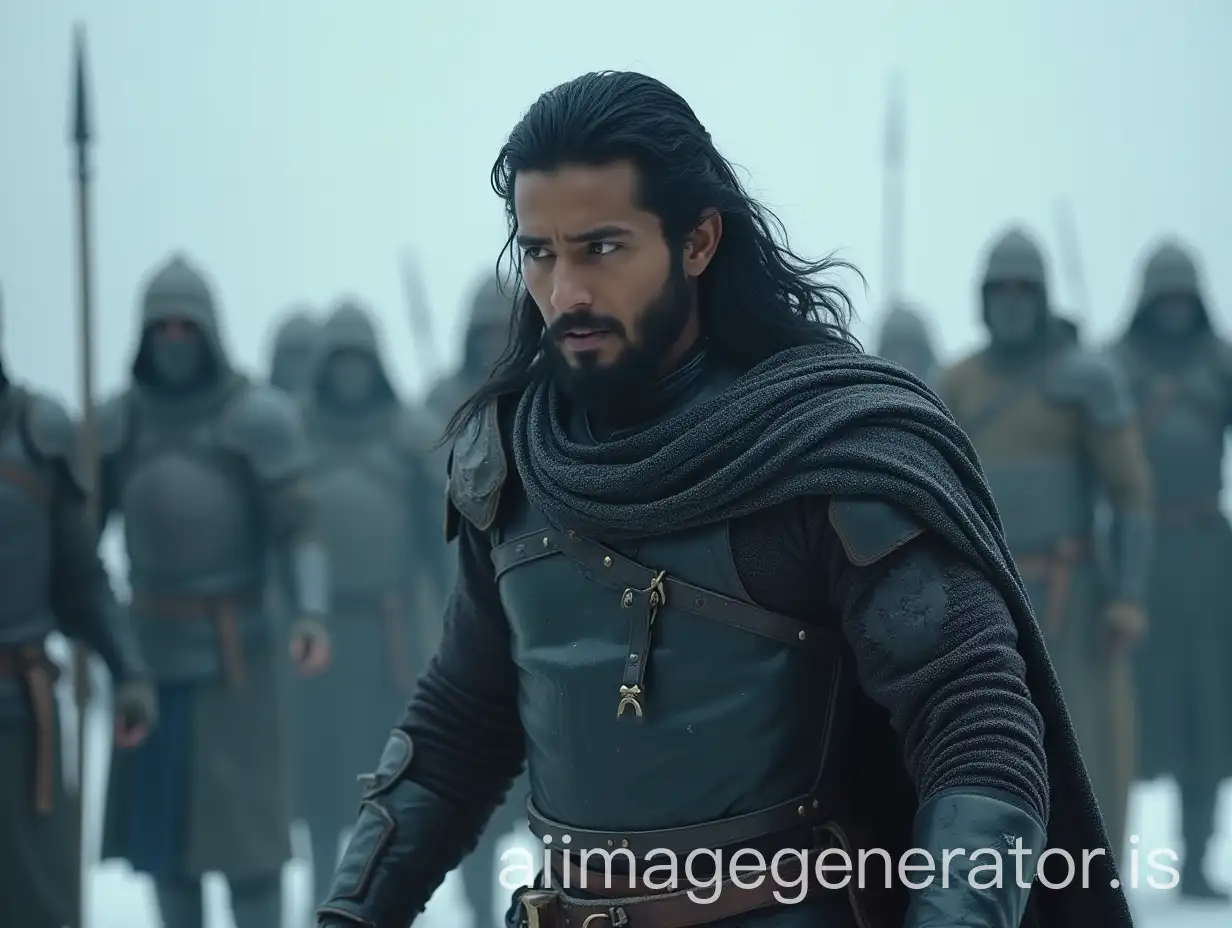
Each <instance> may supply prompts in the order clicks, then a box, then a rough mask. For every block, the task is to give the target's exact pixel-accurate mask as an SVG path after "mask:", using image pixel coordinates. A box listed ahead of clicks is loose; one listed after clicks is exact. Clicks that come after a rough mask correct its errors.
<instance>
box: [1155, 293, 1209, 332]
mask: <svg viewBox="0 0 1232 928" xmlns="http://www.w3.org/2000/svg"><path fill="white" fill-rule="evenodd" d="M1200 316H1201V311H1200V310H1199V308H1198V303H1197V300H1195V299H1194V298H1193V297H1192V296H1189V295H1188V294H1183V293H1178V294H1169V295H1167V296H1162V297H1160V298H1159V299H1157V300H1155V302H1153V303H1152V304H1151V306H1150V308H1149V309H1148V310H1147V318H1148V320H1149V322H1150V324H1151V328H1153V329H1154V330H1155V331H1156V332H1158V333H1159V334H1160V335H1166V336H1172V337H1178V336H1184V335H1188V334H1189V333H1191V332H1193V331H1194V329H1196V328H1197V327H1198V320H1199V318H1200Z"/></svg>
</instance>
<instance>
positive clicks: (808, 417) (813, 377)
mask: <svg viewBox="0 0 1232 928" xmlns="http://www.w3.org/2000/svg"><path fill="white" fill-rule="evenodd" d="M567 405H568V404H567V400H566V399H565V397H564V396H563V395H562V394H561V393H560V391H559V389H558V388H557V387H556V385H555V384H554V383H553V381H552V380H551V379H550V378H546V379H540V380H537V381H536V382H535V383H533V384H532V385H531V386H530V387H528V388H527V389H526V391H525V392H524V393H523V394H522V396H521V398H520V401H519V402H518V406H517V410H516V414H515V422H514V428H513V437H512V445H513V454H514V459H515V462H516V465H517V468H518V472H519V476H520V477H521V480H522V482H523V485H524V486H525V490H526V493H527V495H528V497H529V499H530V502H531V503H532V504H533V505H534V506H535V507H537V508H538V509H539V510H540V511H541V512H542V513H543V514H544V515H545V516H546V517H547V519H548V520H549V521H550V522H552V523H553V524H554V525H555V526H556V527H557V528H559V529H561V530H574V531H576V532H578V533H579V534H582V535H585V536H588V537H591V538H595V539H597V540H601V541H606V542H608V543H614V544H619V543H621V542H623V541H627V540H630V539H634V538H637V537H648V536H653V535H660V534H663V531H664V528H663V527H664V526H671V530H672V531H683V530H686V529H688V528H691V527H696V526H700V525H705V524H710V523H714V522H717V521H721V520H726V519H732V518H737V517H739V516H742V515H746V514H748V513H751V512H755V511H759V510H762V509H765V508H767V507H769V506H772V505H775V504H776V503H780V502H783V501H785V500H788V499H792V498H795V497H799V496H805V495H818V496H875V497H879V498H881V499H885V500H889V501H892V502H894V503H897V504H898V505H900V506H901V507H903V508H904V509H906V510H908V511H910V512H911V513H912V514H913V515H914V516H915V518H916V519H917V520H918V521H920V522H921V523H923V524H925V525H927V526H928V527H929V528H930V529H932V530H933V531H935V532H936V533H937V534H938V535H940V536H941V537H943V538H945V539H946V540H947V541H948V542H949V543H950V544H951V545H953V547H954V548H955V550H957V551H958V552H959V553H960V554H961V555H962V556H963V557H965V558H966V559H968V560H969V561H970V563H971V564H972V565H974V566H975V567H976V568H977V569H979V570H980V571H981V572H982V573H984V574H985V575H986V576H987V577H988V578H989V580H990V581H991V582H992V583H993V584H994V586H995V587H996V588H997V590H998V591H999V592H1000V594H1001V595H1002V596H1003V597H1004V599H1005V601H1006V603H1007V605H1008V607H1009V610H1010V613H1011V614H1012V616H1013V618H1014V622H1015V624H1016V625H1017V627H1018V636H1019V637H1018V650H1019V652H1020V654H1021V655H1022V657H1023V660H1024V662H1025V664H1026V682H1027V685H1028V687H1029V688H1030V691H1031V695H1032V698H1033V700H1034V702H1035V705H1036V707H1037V708H1038V710H1039V712H1040V714H1041V716H1042V717H1043V721H1044V726H1045V734H1044V748H1045V751H1046V753H1047V757H1048V775H1049V787H1050V793H1051V799H1050V808H1051V814H1050V817H1049V822H1048V845H1047V846H1048V849H1057V850H1063V851H1065V852H1067V853H1068V855H1069V858H1070V859H1071V860H1072V861H1073V862H1074V864H1075V868H1076V876H1075V878H1074V880H1073V881H1072V882H1071V883H1070V884H1069V885H1068V886H1067V887H1064V888H1060V889H1055V890H1054V889H1049V888H1047V887H1045V886H1044V885H1042V884H1041V883H1039V882H1038V881H1037V882H1036V884H1035V886H1034V888H1033V889H1032V891H1031V895H1030V902H1029V905H1028V910H1027V917H1026V919H1025V920H1024V922H1023V924H1024V925H1029V926H1040V928H1063V926H1071V925H1072V926H1074V928H1091V926H1095V925H1098V926H1100V928H1118V926H1131V925H1132V924H1133V921H1132V917H1131V915H1130V911H1129V906H1128V903H1127V901H1126V898H1125V895H1124V892H1123V890H1122V889H1120V888H1119V886H1120V884H1119V877H1118V874H1117V872H1116V868H1115V863H1114V862H1113V860H1112V858H1111V856H1110V854H1108V853H1107V852H1106V851H1105V853H1103V854H1102V855H1101V856H1098V857H1095V858H1093V859H1092V860H1091V862H1090V867H1089V885H1088V887H1087V888H1084V887H1083V885H1082V882H1083V880H1082V871H1083V866H1084V850H1086V849H1098V848H1104V849H1106V848H1107V847H1108V836H1107V832H1106V829H1105V827H1104V822H1103V819H1102V816H1101V815H1100V812H1099V809H1098V806H1097V805H1096V801H1095V797H1094V794H1093V792H1092V789H1091V783H1090V779H1089V778H1088V776H1087V771H1086V767H1085V766H1084V764H1083V761H1082V757H1081V754H1080V752H1079V749H1078V744H1077V740H1076V738H1075V735H1074V729H1073V726H1072V724H1071V723H1070V719H1069V714H1068V711H1067V710H1066V707H1065V702H1064V699H1063V697H1062V695H1061V688H1060V685H1059V683H1058V681H1057V677H1056V674H1055V672H1054V671H1053V668H1052V663H1051V661H1050V660H1049V657H1048V652H1047V650H1046V648H1045V645H1044V640H1043V637H1042V635H1041V633H1040V630H1039V628H1038V626H1037V624H1036V620H1035V616H1034V614H1033V612H1032V609H1031V605H1030V603H1029V601H1028V598H1027V593H1026V590H1025V588H1024V586H1023V582H1022V578H1021V577H1020V576H1019V573H1018V570H1017V568H1016V567H1015V565H1014V562H1013V559H1012V557H1011V555H1010V552H1009V549H1008V547H1007V546H1006V543H1005V538H1004V534H1003V530H1002V525H1001V518H1000V515H999V514H998V512H997V509H996V505H995V503H994V502H993V498H992V493H991V490H990V489H989V486H988V483H987V481H986V480H985V477H984V474H983V470H982V468H981V467H980V463H979V460H978V458H977V456H976V453H975V449H974V447H973V446H972V444H971V442H970V440H969V439H968V438H967V435H966V434H965V433H964V432H963V431H962V429H961V428H960V427H959V425H958V424H957V422H956V421H955V420H954V418H953V417H952V416H951V415H950V413H949V411H948V410H947V409H946V408H945V405H944V404H943V403H942V402H941V400H940V399H939V398H938V397H937V395H936V394H935V393H933V392H932V390H930V389H929V388H928V387H927V386H926V385H925V384H924V383H923V382H922V381H921V380H919V379H917V378H916V377H914V376H912V375H911V374H908V373H906V372H905V371H903V370H902V369H901V368H898V367H896V366H894V365H892V364H889V363H888V362H886V361H883V360H881V359H879V358H875V357H872V356H869V355H865V354H863V353H861V352H859V351H858V350H856V349H855V348H853V347H851V346H849V345H846V344H844V343H840V342H837V341H836V342H829V343H822V344H817V345H810V346H807V347H802V348H796V349H791V350H787V351H783V352H780V353H778V354H776V355H774V356H773V357H771V358H769V359H768V360H766V361H764V362H762V363H761V364H759V365H757V366H756V367H754V368H752V369H751V370H749V371H748V372H747V373H745V374H744V375H743V376H741V377H740V378H738V379H737V380H736V381H735V382H733V383H732V384H731V385H730V386H729V387H728V388H727V389H725V390H723V391H722V392H721V393H719V394H718V395H717V396H715V397H714V398H713V399H709V400H705V401H703V402H699V403H697V404H695V405H692V406H690V407H687V408H685V409H682V410H680V411H678V412H677V413H676V414H674V415H672V416H670V417H668V418H666V419H663V420H661V421H659V422H657V423H655V424H653V425H651V426H649V427H647V428H645V429H643V430H641V431H639V432H636V433H635V434H632V435H624V436H622V437H619V438H616V439H613V440H610V441H606V442H602V443H597V444H593V445H588V444H583V443H579V442H575V441H573V440H572V439H570V437H569V435H568V433H567V431H566V428H565V423H566V422H567V419H566V418H565V417H566V415H567ZM865 708H866V709H867V713H868V717H869V719H870V723H869V725H867V726H861V730H862V736H863V737H865V738H867V739H868V743H867V744H865V745H861V746H859V749H860V750H861V756H862V757H864V758H867V759H868V762H867V766H866V767H865V769H866V771H867V773H868V774H869V775H868V776H867V777H865V780H866V782H865V784H864V785H865V787H866V789H867V792H866V794H865V796H864V797H863V802H862V805H864V806H865V808H864V809H863V810H861V811H862V812H863V813H865V814H866V815H867V816H868V817H869V818H870V819H871V820H872V821H873V822H874V823H875V824H876V825H877V826H878V828H879V830H880V831H881V833H882V835H883V836H884V838H885V840H886V842H887V843H885V844H881V845H879V846H881V847H885V848H887V850H888V849H890V848H893V847H899V848H900V850H906V848H907V847H909V846H910V845H909V844H907V843H906V842H907V841H909V840H910V827H911V821H912V819H913V818H914V814H915V810H916V807H917V802H918V798H919V797H917V796H916V795H915V794H914V789H913V788H912V786H911V783H910V781H909V779H908V777H907V775H906V770H905V769H904V766H903V758H902V754H901V749H900V748H899V747H898V746H897V740H896V738H895V736H894V734H893V731H892V730H891V729H890V727H889V718H888V715H887V714H886V713H884V712H883V711H881V710H880V709H879V708H878V707H874V706H872V704H871V702H870V703H869V705H868V706H867V707H865ZM874 772H875V773H876V774H877V776H874V775H873V774H874ZM879 778H880V779H879ZM891 839H893V840H891ZM1040 872H1041V873H1042V874H1043V875H1044V877H1045V878H1046V879H1047V881H1048V882H1049V883H1052V884H1058V883H1060V882H1062V881H1064V880H1065V879H1066V877H1067V867H1066V860H1065V858H1064V857H1062V856H1061V855H1059V854H1054V855H1052V856H1050V857H1049V858H1048V860H1046V861H1044V865H1043V867H1042V868H1041V871H1040ZM1005 878H1006V879H1013V874H1012V873H1007V874H1006V875H1005ZM1114 881H1116V886H1117V888H1114V887H1113V884H1114ZM900 902H902V904H904V905H905V901H903V900H900Z"/></svg>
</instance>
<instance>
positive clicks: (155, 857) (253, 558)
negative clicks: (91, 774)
mask: <svg viewBox="0 0 1232 928" xmlns="http://www.w3.org/2000/svg"><path fill="white" fill-rule="evenodd" d="M98 435H99V447H100V450H101V452H102V481H103V482H102V504H103V512H104V514H108V513H114V514H116V515H120V516H122V517H123V520H124V536H125V548H126V552H127V556H128V564H129V587H130V589H131V590H132V603H131V611H132V614H133V618H134V621H135V624H136V629H137V633H138V636H139V639H140V641H141V643H142V646H143V648H144V651H145V654H146V657H147V659H148V660H149V662H150V665H151V669H152V670H153V674H154V678H155V679H156V680H157V682H158V685H159V694H160V702H161V704H162V713H163V719H164V724H163V725H161V726H160V727H159V729H158V730H157V731H156V732H155V733H154V736H153V737H151V738H150V739H149V740H148V741H147V742H146V743H145V744H144V745H142V747H141V748H140V749H138V750H137V751H134V752H129V753H128V754H126V755H121V756H119V757H118V758H116V760H115V762H114V764H113V771H112V776H111V781H110V782H111V789H110V794H109V796H108V809H107V820H106V825H105V829H104V831H105V834H104V848H103V851H104V856H105V857H113V856H114V857H124V858H127V859H128V860H129V862H130V863H131V864H132V865H133V867H134V869H136V870H138V871H139V872H144V873H147V874H149V875H150V876H151V877H152V878H153V880H154V886H155V889H156V892H157V897H158V904H159V908H160V909H161V911H162V918H163V924H164V925H166V926H167V928H200V926H201V924H202V921H201V920H202V918H203V914H202V912H203V910H202V897H201V877H202V876H203V875H204V874H205V873H208V872H211V871H216V872H220V873H222V874H223V875H224V876H225V877H226V878H227V879H228V881H229V883H230V886H231V902H232V908H233V912H234V915H235V920H236V924H237V925H238V926H239V928H258V926H259V928H268V926H269V925H277V924H279V923H280V919H281V917H282V916H281V883H282V867H283V864H284V862H285V861H286V860H287V859H288V858H289V856H290V847H289V837H288V829H289V825H290V807H289V806H290V803H289V799H288V797H289V794H290V769H289V752H288V750H287V745H286V740H287V739H286V738H285V736H284V727H285V725H286V720H285V717H284V712H285V695H284V689H285V687H284V686H283V685H282V684H281V682H280V681H281V678H282V676H283V675H282V672H281V667H280V663H279V662H280V661H282V660H285V657H284V656H283V652H284V650H285V648H286V642H285V639H284V636H283V634H282V633H281V631H280V625H279V624H278V623H276V622H274V621H273V620H272V618H271V617H270V615H269V614H268V610H266V609H265V608H264V598H263V593H264V591H265V590H266V589H267V587H268V584H269V583H270V580H269V578H268V576H267V573H268V570H269V565H270V564H271V563H273V564H276V565H277V567H278V569H279V570H280V571H281V572H283V574H284V575H285V576H286V578H287V580H286V583H287V586H288V588H289V590H290V591H291V593H290V595H291V596H292V597H293V601H294V603H295V606H296V607H297V609H296V612H297V615H298V616H299V617H300V618H299V620H298V621H297V622H296V623H295V624H294V626H293V628H292V629H291V641H290V647H291V652H292V659H293V660H294V661H295V663H296V664H297V666H298V668H299V670H300V671H301V672H302V673H314V672H316V671H318V670H320V669H321V668H322V667H323V666H324V665H325V663H326V662H327V660H328V656H329V649H328V640H327V636H326V634H325V629H324V626H323V624H322V623H323V620H324V616H325V614H326V606H327V585H326V584H327V567H326V561H325V554H324V550H323V548H322V546H321V545H320V543H319V541H318V539H317V537H316V533H315V517H314V514H313V510H312V506H311V500H310V493H309V487H308V483H307V478H308V470H309V465H310V457H309V449H308V445H307V442H306V440H305V436H304V431H303V424H302V421H301V418H300V415H299V413H298V411H297V410H296V408H295V406H294V403H293V401H292V400H291V399H290V398H289V397H287V396H286V395H284V394H283V393H282V392H281V391H278V390H275V389H273V388H271V387H267V386H261V385H257V384H254V383H253V382H251V381H250V380H249V379H248V378H246V377H244V376H243V375H241V374H240V373H238V372H237V371H236V370H235V369H234V368H233V367H232V366H231V364H230V361H229V360H228V357H227V353H226V351H225V349H224V347H223V342H222V337H221V334H220V325H219V320H218V310H217V307H216V304H215V298H214V295H213V292H212V290H211V287H210V285H209V284H208V283H207V281H206V279H205V278H204V276H203V275H202V273H201V272H200V271H199V270H197V269H196V268H195V267H194V266H193V265H192V264H191V263H190V262H189V261H188V260H187V259H186V258H185V257H183V256H181V255H176V256H173V257H172V258H171V259H170V260H168V261H167V262H166V263H164V264H162V265H161V266H160V267H158V268H157V269H156V271H155V272H154V273H153V274H152V276H151V278H150V279H149V281H148V283H147V284H146V286H145V289H144V291H143V293H142V296H141V323H140V335H139V339H138V344H137V350H136V354H135V358H134V360H133V364H132V381H131V384H130V386H129V387H128V389H127V390H125V391H124V392H122V393H121V394H119V395H118V396H116V397H114V398H113V399H111V400H110V401H108V402H107V403H105V404H104V405H103V407H102V408H101V409H100V411H99V422H98ZM271 552H274V556H273V557H271V556H270V555H271Z"/></svg>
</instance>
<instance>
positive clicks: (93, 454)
mask: <svg viewBox="0 0 1232 928" xmlns="http://www.w3.org/2000/svg"><path fill="white" fill-rule="evenodd" d="M85 54H86V50H85V27H84V26H82V25H80V24H78V25H77V26H76V27H75V29H74V33H73V72H74V73H73V85H74V86H73V97H74V99H73V112H72V119H71V124H70V126H69V143H70V144H71V145H72V146H73V148H74V150H75V153H76V156H77V159H76V160H77V183H76V193H77V262H78V264H77V271H78V274H77V278H78V286H79V290H78V310H79V313H80V317H79V323H78V324H79V326H80V330H81V332H80V342H79V344H80V350H81V418H82V423H81V449H80V453H81V462H80V463H81V468H82V475H83V478H84V480H85V483H86V487H85V489H86V492H87V494H88V496H87V509H86V513H87V519H88V520H89V524H90V526H91V528H92V530H94V532H95V533H96V534H97V532H98V528H99V525H98V490H99V477H98V469H99V468H98V444H97V440H96V436H95V431H94V313H93V303H92V295H93V287H92V280H91V277H92V274H91V272H92V264H91V260H90V258H91V247H90V143H91V141H92V130H91V125H90V113H89V102H88V100H87V98H86V61H85ZM89 687H90V664H89V655H88V653H87V652H86V650H85V649H84V648H83V647H82V646H81V645H74V646H73V700H74V702H75V703H76V706H77V791H76V794H75V795H74V796H73V797H72V802H73V809H72V812H73V815H72V828H73V839H74V840H73V848H74V850H75V851H76V854H77V862H78V866H77V878H78V886H77V893H76V895H75V899H76V902H77V911H76V912H75V913H74V915H75V923H74V924H75V925H76V926H78V928H84V926H85V913H86V911H87V908H88V907H87V906H86V905H85V890H86V880H85V873H84V869H85V853H84V852H85V841H84V834H85V827H84V826H85V816H84V812H85V794H86V723H87V718H86V708H87V706H88V705H89V701H90V690H89Z"/></svg>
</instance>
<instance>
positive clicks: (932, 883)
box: [904, 790, 1047, 928]
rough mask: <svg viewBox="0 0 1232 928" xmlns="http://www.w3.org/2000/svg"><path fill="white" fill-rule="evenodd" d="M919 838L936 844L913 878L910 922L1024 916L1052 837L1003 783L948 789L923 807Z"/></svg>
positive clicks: (1005, 923)
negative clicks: (976, 788) (926, 865)
mask: <svg viewBox="0 0 1232 928" xmlns="http://www.w3.org/2000/svg"><path fill="white" fill-rule="evenodd" d="M913 845H914V848H915V849H918V850H923V851H927V852H928V854H929V855H930V856H931V857H932V865H931V869H930V870H929V871H927V872H924V871H921V872H919V873H917V874H915V875H913V876H911V878H910V879H911V882H912V883H913V884H914V886H913V888H912V891H911V892H912V895H911V904H910V906H909V907H908V909H907V919H906V922H905V926H904V928H1018V926H1019V925H1020V924H1022V919H1023V915H1024V914H1025V913H1026V908H1027V897H1028V896H1029V895H1030V892H1031V888H1030V887H1031V883H1032V881H1033V880H1034V878H1035V872H1036V866H1037V863H1038V860H1039V855H1040V854H1041V853H1043V851H1044V848H1045V846H1046V845H1047V837H1046V835H1045V833H1044V828H1043V826H1042V825H1041V824H1040V823H1039V822H1038V821H1037V820H1036V819H1035V817H1034V816H1033V815H1031V814H1029V813H1027V812H1026V811H1024V810H1023V809H1022V808H1021V807H1020V806H1019V805H1017V804H1016V802H1015V800H1014V799H1013V797H1011V796H1009V795H1008V794H1000V793H999V791H996V790H984V791H967V792H960V791H958V790H947V791H945V792H942V793H940V794H939V795H937V796H936V797H934V798H933V799H931V800H930V801H929V802H927V803H925V804H924V805H923V806H921V807H920V810H919V812H918V813H917V814H916V819H915V831H914V837H913ZM1020 849H1021V850H1020ZM913 856H914V855H913ZM907 863H909V864H920V865H921V866H923V862H922V861H920V860H911V861H907ZM930 877H931V879H930ZM925 883H927V885H924V884H925ZM916 887H918V888H916Z"/></svg>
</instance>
